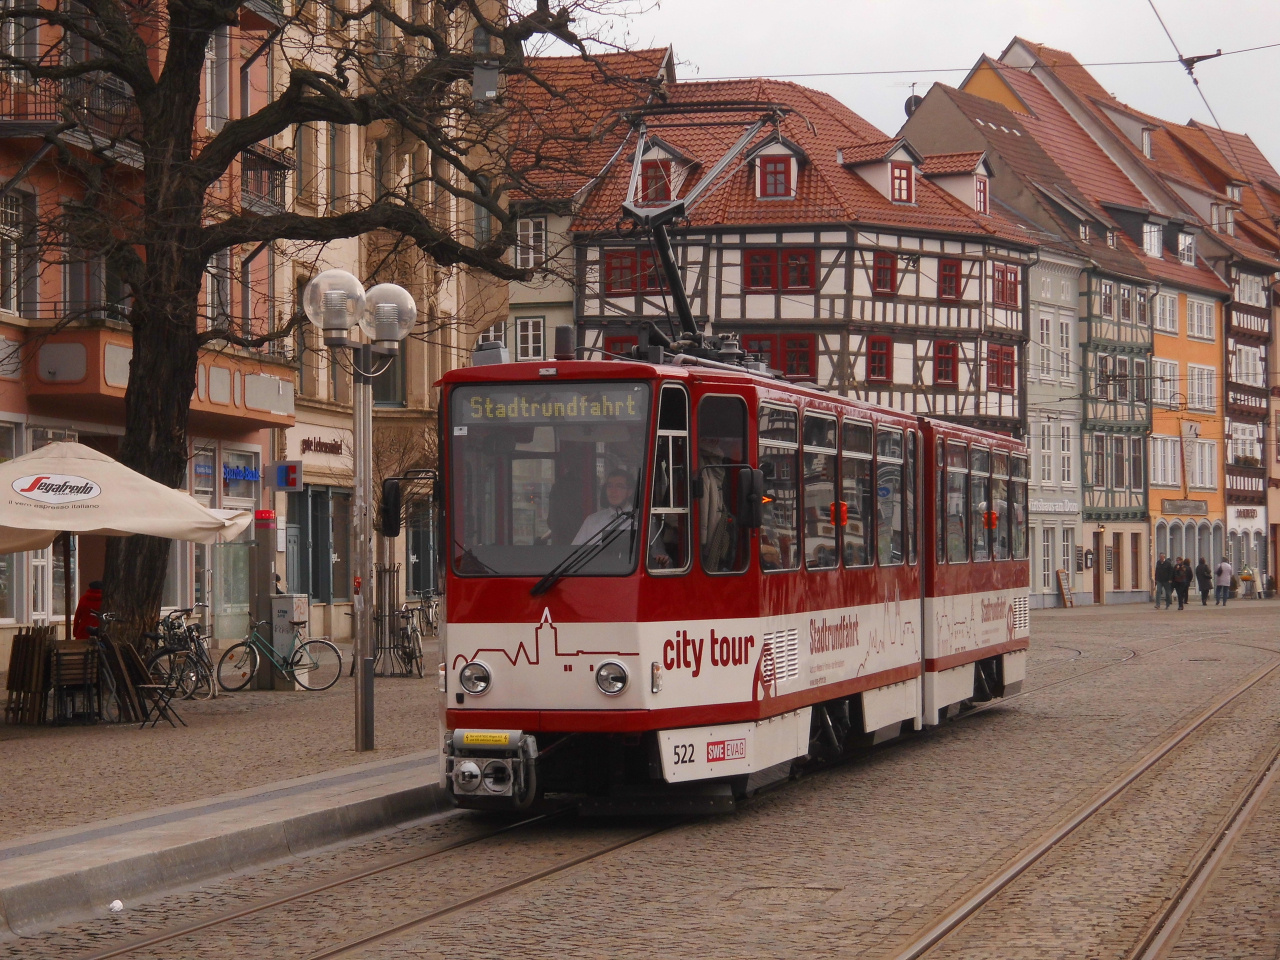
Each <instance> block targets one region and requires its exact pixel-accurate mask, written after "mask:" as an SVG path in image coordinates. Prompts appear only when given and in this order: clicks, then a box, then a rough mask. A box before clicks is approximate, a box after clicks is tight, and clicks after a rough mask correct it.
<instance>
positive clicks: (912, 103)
mask: <svg viewBox="0 0 1280 960" xmlns="http://www.w3.org/2000/svg"><path fill="white" fill-rule="evenodd" d="M912 86H913V87H914V86H915V84H914V83H913V84H912ZM922 103H924V97H922V96H920V95H919V94H918V93H913V94H912V95H911V96H909V97H907V102H906V103H904V104H903V105H902V109H903V110H905V111H906V112H907V116H908V117H909V116H911V115H912V114H913V113H915V112H916V109H917V108H918V107H919V106H920V104H922Z"/></svg>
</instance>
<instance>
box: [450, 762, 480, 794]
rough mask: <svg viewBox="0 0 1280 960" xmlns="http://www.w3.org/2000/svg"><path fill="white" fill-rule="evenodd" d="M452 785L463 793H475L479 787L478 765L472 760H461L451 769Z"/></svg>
mask: <svg viewBox="0 0 1280 960" xmlns="http://www.w3.org/2000/svg"><path fill="white" fill-rule="evenodd" d="M453 783H454V786H456V787H457V788H458V789H459V790H461V791H462V792H463V793H475V792H476V789H477V788H478V787H479V786H480V765H479V764H478V763H476V762H475V761H474V760H463V761H461V762H459V764H458V765H457V766H456V767H454V768H453Z"/></svg>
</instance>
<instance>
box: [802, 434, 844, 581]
mask: <svg viewBox="0 0 1280 960" xmlns="http://www.w3.org/2000/svg"><path fill="white" fill-rule="evenodd" d="M802 462H803V463H804V550H805V557H804V564H805V566H806V567H808V568H809V569H810V570H829V569H831V568H832V567H834V566H836V564H837V563H838V555H837V554H836V528H837V526H838V524H839V516H838V512H839V510H840V504H839V503H837V502H836V499H837V498H836V421H835V418H833V417H823V416H818V415H816V414H809V413H806V414H805V416H804V454H803V461H802Z"/></svg>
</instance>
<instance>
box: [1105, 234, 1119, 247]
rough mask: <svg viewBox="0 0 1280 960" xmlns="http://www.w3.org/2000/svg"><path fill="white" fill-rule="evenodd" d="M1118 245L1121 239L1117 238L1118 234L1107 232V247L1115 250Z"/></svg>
mask: <svg viewBox="0 0 1280 960" xmlns="http://www.w3.org/2000/svg"><path fill="white" fill-rule="evenodd" d="M1117 243H1119V238H1118V237H1117V236H1116V232H1115V231H1114V230H1108V231H1107V246H1108V247H1111V248H1112V249H1114V248H1115V246H1116V244H1117Z"/></svg>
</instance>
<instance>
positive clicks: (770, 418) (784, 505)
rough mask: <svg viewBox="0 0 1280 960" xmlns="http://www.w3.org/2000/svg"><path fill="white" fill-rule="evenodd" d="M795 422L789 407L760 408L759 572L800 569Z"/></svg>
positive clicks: (793, 414)
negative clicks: (761, 518)
mask: <svg viewBox="0 0 1280 960" xmlns="http://www.w3.org/2000/svg"><path fill="white" fill-rule="evenodd" d="M798 419H799V418H798V415H797V413H796V411H795V409H794V408H791V407H773V406H761V407H760V418H759V441H760V469H761V471H763V473H764V522H763V523H762V524H761V526H760V568H761V569H762V570H795V569H796V568H797V567H799V566H800V542H799V540H800V537H799V530H798V529H797V516H796V514H797V512H798V510H797V508H798V503H797V499H796V497H797V492H798V486H799V484H798V483H797V477H796V474H797V472H798V471H797V464H796V454H797V452H798V450H799V448H800V444H799V440H800V436H799V423H798V422H797V421H798Z"/></svg>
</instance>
